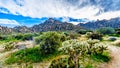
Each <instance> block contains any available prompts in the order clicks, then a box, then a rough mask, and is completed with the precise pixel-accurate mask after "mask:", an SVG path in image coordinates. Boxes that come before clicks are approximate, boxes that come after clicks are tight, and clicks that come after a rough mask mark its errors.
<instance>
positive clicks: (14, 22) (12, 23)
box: [0, 19, 20, 25]
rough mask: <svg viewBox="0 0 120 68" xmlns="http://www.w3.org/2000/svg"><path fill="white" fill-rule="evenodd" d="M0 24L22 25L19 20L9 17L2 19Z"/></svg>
mask: <svg viewBox="0 0 120 68" xmlns="http://www.w3.org/2000/svg"><path fill="white" fill-rule="evenodd" d="M0 24H5V25H20V24H19V23H18V22H17V21H15V20H8V19H0Z"/></svg>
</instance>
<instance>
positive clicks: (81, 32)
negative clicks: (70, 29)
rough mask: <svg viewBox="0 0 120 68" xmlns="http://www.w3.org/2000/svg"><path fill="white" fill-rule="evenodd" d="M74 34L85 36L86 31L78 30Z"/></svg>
mask: <svg viewBox="0 0 120 68" xmlns="http://www.w3.org/2000/svg"><path fill="white" fill-rule="evenodd" d="M76 32H77V33H79V34H86V33H87V30H84V29H80V30H77V31H76Z"/></svg>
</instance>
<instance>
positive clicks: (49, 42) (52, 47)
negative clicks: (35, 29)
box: [35, 32, 65, 54]
mask: <svg viewBox="0 0 120 68" xmlns="http://www.w3.org/2000/svg"><path fill="white" fill-rule="evenodd" d="M64 40H65V37H64V36H63V35H62V34H59V33H57V32H45V33H43V34H42V35H40V36H39V37H38V38H36V39H35V41H36V43H40V51H41V53H42V54H51V53H53V52H55V51H56V50H57V49H58V48H59V47H60V45H61V43H62V41H64Z"/></svg>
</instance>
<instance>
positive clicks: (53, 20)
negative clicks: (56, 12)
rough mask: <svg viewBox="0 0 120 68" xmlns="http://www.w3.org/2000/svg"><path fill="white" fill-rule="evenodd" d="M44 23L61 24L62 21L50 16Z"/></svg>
mask: <svg viewBox="0 0 120 68" xmlns="http://www.w3.org/2000/svg"><path fill="white" fill-rule="evenodd" d="M44 23H45V24H60V23H61V22H60V21H59V20H55V19H54V18H49V19H48V20H46V21H45V22H44Z"/></svg>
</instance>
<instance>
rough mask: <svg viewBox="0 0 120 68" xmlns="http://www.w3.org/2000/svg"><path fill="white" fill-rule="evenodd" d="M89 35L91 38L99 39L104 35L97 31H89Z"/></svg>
mask: <svg viewBox="0 0 120 68" xmlns="http://www.w3.org/2000/svg"><path fill="white" fill-rule="evenodd" d="M87 37H88V38H90V39H98V40H102V37H103V35H102V34H100V33H97V32H94V33H91V32H90V33H87Z"/></svg>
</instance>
